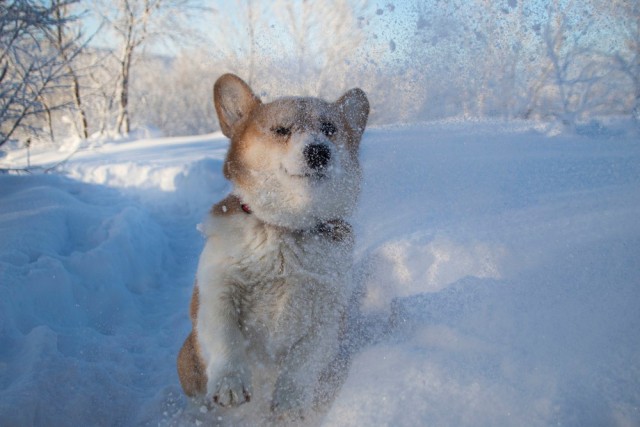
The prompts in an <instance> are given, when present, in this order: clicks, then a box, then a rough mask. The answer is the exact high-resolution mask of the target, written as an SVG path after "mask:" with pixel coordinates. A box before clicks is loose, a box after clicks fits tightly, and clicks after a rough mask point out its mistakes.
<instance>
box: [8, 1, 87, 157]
mask: <svg viewBox="0 0 640 427" xmlns="http://www.w3.org/2000/svg"><path fill="white" fill-rule="evenodd" d="M76 1H77V0H59V1H53V2H51V3H49V4H43V3H39V2H35V1H32V0H16V1H12V2H10V3H8V2H2V4H1V5H0V83H1V85H0V123H1V124H0V145H3V144H4V143H6V142H7V141H8V140H10V139H11V138H13V137H14V135H15V134H16V132H18V131H21V130H22V131H24V132H25V133H29V132H31V133H34V132H35V133H37V132H38V130H39V125H38V121H37V118H38V117H40V116H42V115H47V116H50V115H51V112H52V110H53V109H56V108H59V107H61V105H49V103H48V102H47V96H48V95H49V94H50V93H51V92H53V91H55V90H58V89H59V87H60V86H61V85H62V84H63V79H64V77H65V76H66V72H67V68H66V60H65V57H63V56H61V55H60V54H59V53H60V51H59V50H57V49H55V48H53V47H52V44H51V42H50V41H51V35H52V33H53V32H54V31H55V28H57V27H58V26H60V25H64V24H65V23H67V22H70V21H71V20H72V19H73V17H71V16H69V15H68V14H66V15H62V14H61V13H60V9H61V8H66V7H67V6H69V5H71V4H73V3H76ZM60 48H61V49H62V50H63V51H64V52H65V56H66V58H67V59H70V58H71V57H73V56H74V55H75V53H74V51H73V49H72V47H71V44H66V45H64V46H60Z"/></svg>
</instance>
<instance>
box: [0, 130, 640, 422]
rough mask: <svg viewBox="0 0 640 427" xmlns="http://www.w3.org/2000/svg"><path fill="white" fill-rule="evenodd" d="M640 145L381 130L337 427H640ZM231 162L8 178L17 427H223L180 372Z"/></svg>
mask: <svg viewBox="0 0 640 427" xmlns="http://www.w3.org/2000/svg"><path fill="white" fill-rule="evenodd" d="M637 140H638V138H637V134H635V133H634V131H633V130H630V129H625V128H621V129H614V130H611V131H603V130H602V129H600V128H598V129H597V132H596V131H590V130H589V129H587V128H585V129H582V130H580V132H573V131H572V132H567V131H566V130H561V131H558V130H557V129H552V130H550V129H546V128H541V127H539V126H538V125H532V124H529V123H499V122H477V123H457V122H442V123H435V124H428V125H416V126H412V127H402V128H384V129H372V130H369V131H368V132H367V133H366V135H365V138H364V141H363V143H362V160H363V169H364V185H363V194H362V197H361V202H360V207H359V209H358V211H357V213H356V215H355V217H354V219H353V222H354V224H355V226H356V230H357V234H358V243H357V254H356V259H357V263H356V268H355V270H356V280H357V281H358V284H359V287H360V289H361V298H360V307H359V311H358V312H357V313H355V314H354V316H353V319H352V324H351V330H352V333H353V337H354V351H353V358H352V363H351V369H350V372H349V375H348V377H347V378H346V379H345V383H344V386H343V388H342V390H341V391H340V393H339V395H338V396H337V398H336V400H335V402H334V404H333V406H332V407H331V408H330V410H329V412H328V413H327V415H326V417H325V419H324V420H323V422H322V423H323V425H327V426H349V425H354V426H356V425H390V424H393V425H399V426H404V425H406V426H409V425H457V426H460V425H473V426H478V425H549V424H564V425H576V426H577V425H594V424H595V425H638V424H640V392H639V390H640V362H639V361H640V334H638V330H640V310H638V306H639V303H640V262H639V261H640V259H639V256H638V254H640V221H638V220H637V219H638V218H639V217H640V145H639V144H638V143H637ZM225 148H226V142H225V141H224V140H223V139H222V138H221V137H220V136H219V135H208V136H205V137H199V138H196V137H194V138H173V139H172V138H168V139H148V140H140V141H132V142H127V143H120V144H116V143H113V144H106V145H104V146H101V147H94V148H92V149H86V150H83V151H80V152H79V153H77V154H76V155H75V156H74V157H72V158H71V159H70V160H69V161H68V162H67V163H65V164H64V165H62V166H61V167H60V168H59V169H61V170H62V171H64V172H65V173H66V175H67V177H61V176H52V175H34V176H7V175H4V176H0V235H1V236H2V238H1V239H0V425H25V426H26V425H159V424H160V425H193V424H198V423H207V422H208V423H211V422H215V421H217V419H216V417H217V415H216V414H212V413H208V414H207V413H202V412H201V411H200V409H199V408H198V407H190V406H189V403H188V402H187V401H186V399H185V398H184V397H183V395H182V393H181V391H180V388H179V385H178V380H177V375H176V374H175V367H174V361H175V356H176V354H177V351H178V349H179V347H180V345H181V344H182V340H183V339H184V337H185V336H186V333H187V331H188V330H189V319H188V316H187V308H188V300H189V293H190V289H191V282H192V278H193V273H194V271H195V264H196V260H197V256H198V253H199V251H200V248H201V245H202V240H201V237H200V236H199V235H198V233H197V232H196V230H195V225H196V223H197V222H198V221H199V220H200V219H201V217H202V215H203V214H204V213H205V212H206V210H207V209H208V207H209V205H210V204H211V203H212V202H213V201H215V200H216V199H218V198H220V197H221V196H222V195H223V194H224V193H225V192H226V191H227V190H228V184H227V183H226V182H225V181H224V179H223V178H222V175H221V161H222V158H223V156H224V151H225ZM65 155H66V154H65V153H56V154H50V153H40V154H38V153H35V154H34V156H33V157H32V161H33V162H34V163H35V164H39V165H51V164H53V163H55V162H56V161H58V160H59V159H61V158H64V156H65ZM24 161H25V158H24V153H22V154H21V153H19V152H16V153H11V154H10V155H9V156H7V157H5V158H4V159H3V164H4V163H6V162H10V164H11V165H13V166H22V165H23V162H24Z"/></svg>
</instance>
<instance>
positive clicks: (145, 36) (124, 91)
mask: <svg viewBox="0 0 640 427" xmlns="http://www.w3.org/2000/svg"><path fill="white" fill-rule="evenodd" d="M196 11H207V9H205V8H202V7H200V6H198V2H196V1H194V0H117V1H114V2H111V1H106V0H104V1H102V2H101V3H100V4H99V5H98V13H99V14H100V15H101V17H102V19H103V21H104V22H105V23H106V24H107V26H108V27H109V28H110V29H111V30H112V31H113V32H114V34H115V35H116V36H117V37H118V39H119V44H120V45H119V47H118V52H116V58H117V63H118V70H117V75H118V80H117V87H116V102H117V108H118V113H117V118H116V124H115V128H116V131H117V132H118V133H120V134H127V133H129V131H130V130H131V119H130V102H129V101H130V84H131V69H132V66H133V64H134V61H135V59H136V56H137V55H138V54H139V53H140V51H142V50H143V49H144V48H145V47H147V46H149V45H152V44H154V43H163V42H169V41H173V42H175V41H177V40H180V39H184V38H185V36H189V37H195V34H194V32H193V31H189V28H190V26H189V25H188V21H189V19H190V18H192V15H193V14H194V12H196Z"/></svg>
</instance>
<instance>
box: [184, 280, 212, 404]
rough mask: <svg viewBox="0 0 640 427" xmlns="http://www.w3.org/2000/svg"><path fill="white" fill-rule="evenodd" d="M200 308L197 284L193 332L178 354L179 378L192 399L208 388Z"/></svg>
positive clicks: (192, 298) (192, 303) (192, 297)
mask: <svg viewBox="0 0 640 427" xmlns="http://www.w3.org/2000/svg"><path fill="white" fill-rule="evenodd" d="M199 307H200V301H199V295H198V285H197V284H196V285H195V286H194V288H193V294H192V296H191V306H190V315H191V323H192V326H193V330H192V331H191V333H189V336H188V337H187V339H186V340H185V341H184V344H183V345H182V348H181V349H180V353H179V354H178V377H179V378H180V384H181V385H182V388H183V389H184V392H185V394H186V395H187V396H190V397H194V396H197V395H199V394H203V393H204V392H205V391H206V387H207V376H206V374H205V367H204V363H203V362H202V356H201V355H200V349H199V344H198V339H197V334H198V329H197V327H196V319H197V318H198V309H199Z"/></svg>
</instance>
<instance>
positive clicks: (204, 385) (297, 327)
mask: <svg viewBox="0 0 640 427" xmlns="http://www.w3.org/2000/svg"><path fill="white" fill-rule="evenodd" d="M214 102H215V107H216V111H217V114H218V118H219V121H220V127H221V128H222V131H223V133H224V134H225V135H226V136H227V137H229V138H230V140H231V143H230V146H229V151H228V154H227V158H226V160H225V163H224V174H225V176H226V177H227V178H228V179H229V180H230V181H231V182H232V184H233V193H232V194H231V195H229V196H227V197H226V198H225V199H224V200H222V201H221V202H219V203H218V204H216V205H215V206H214V207H213V209H212V210H211V214H210V215H209V216H208V217H207V219H206V221H205V223H204V224H203V226H202V230H203V232H204V234H205V236H206V238H207V241H206V244H205V247H204V249H203V252H202V255H201V257H200V262H199V265H198V271H197V275H196V284H195V286H194V290H193V297H192V301H191V320H192V323H193V330H192V332H191V333H190V334H189V336H188V338H187V339H186V341H185V343H184V345H183V347H182V350H181V351H180V354H179V356H178V373H179V377H180V381H181V384H182V387H183V389H184V391H185V393H186V394H187V395H189V396H203V397H204V398H205V399H206V402H207V403H209V404H213V403H215V404H217V405H219V406H222V407H234V406H238V405H241V404H243V403H245V402H248V401H249V400H251V399H252V398H253V397H254V395H255V394H257V393H259V392H260V390H261V389H262V388H263V385H264V384H266V382H265V380H264V378H266V377H265V376H264V375H262V374H259V372H265V371H266V372H271V373H274V375H275V378H274V384H272V385H273V389H272V390H271V391H270V392H269V394H270V397H269V399H270V404H271V410H272V411H274V413H275V414H283V413H284V414H288V413H292V412H295V413H298V412H299V411H301V410H304V408H308V407H310V406H311V404H312V403H313V401H314V399H320V398H321V397H319V396H318V393H319V391H318V390H321V389H322V387H321V386H320V385H319V383H320V382H321V381H320V377H321V374H323V372H325V371H326V369H327V367H328V366H329V364H330V363H331V362H332V360H333V359H334V358H335V356H336V354H337V348H338V344H339V340H340V333H341V325H342V323H343V317H344V316H345V312H346V304H347V301H348V300H349V296H350V293H351V287H350V278H349V277H348V275H349V272H350V268H351V263H352V249H353V236H352V231H351V227H350V225H349V224H348V223H347V222H346V220H345V219H346V218H347V217H348V216H349V215H350V214H351V212H352V210H353V208H354V206H355V203H356V199H357V196H358V192H359V183H360V167H359V163H358V146H359V144H360V139H361V136H362V133H363V131H364V128H365V125H366V122H367V117H368V114H369V103H368V101H367V98H366V95H365V94H364V92H363V91H362V90H360V89H352V90H350V91H348V92H347V93H345V94H344V95H343V96H342V97H341V98H340V99H338V100H337V101H336V102H335V103H330V102H326V101H323V100H321V99H317V98H296V97H289V98H282V99H279V100H276V101H274V102H271V103H267V104H263V103H262V102H261V101H260V99H259V98H258V97H256V96H255V95H254V93H253V92H252V91H251V89H250V88H249V86H248V85H247V84H246V83H245V82H244V81H242V80H241V79H240V78H239V77H237V76H235V75H232V74H226V75H223V76H222V77H220V78H219V79H218V81H217V82H216V84H215V86H214ZM267 376H268V375H267Z"/></svg>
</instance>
